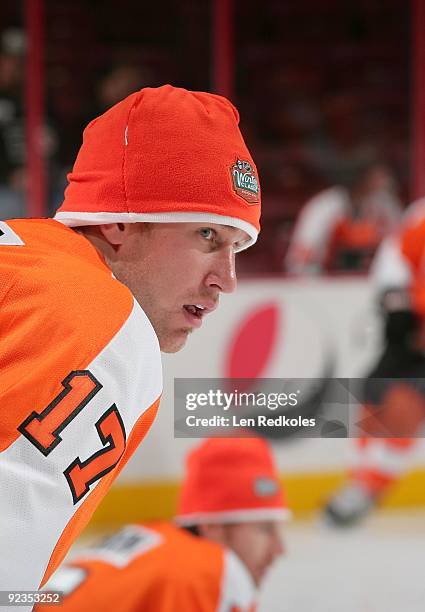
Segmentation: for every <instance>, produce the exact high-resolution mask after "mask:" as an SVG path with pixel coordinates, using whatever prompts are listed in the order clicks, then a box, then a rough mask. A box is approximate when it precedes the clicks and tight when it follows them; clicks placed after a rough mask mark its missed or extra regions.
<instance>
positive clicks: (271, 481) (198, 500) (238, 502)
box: [176, 438, 290, 525]
mask: <svg viewBox="0 0 425 612" xmlns="http://www.w3.org/2000/svg"><path fill="white" fill-rule="evenodd" d="M289 515H290V511H289V510H288V506H287V503H286V500H285V498H284V492H283V491H282V487H281V486H280V484H279V480H278V476H277V472H276V469H275V466H274V464H273V458H272V455H271V452H270V449H269V446H268V444H267V442H265V440H262V439H259V438H211V439H208V440H205V441H204V442H202V443H201V444H200V445H199V446H198V447H197V448H195V449H194V450H193V451H192V452H191V453H190V454H189V455H188V458H187V462H186V477H185V479H184V483H183V487H182V490H181V494H180V501H179V506H178V511H177V517H176V522H177V523H178V524H180V525H199V524H202V523H204V524H205V523H239V522H247V521H264V520H282V519H285V518H288V516H289Z"/></svg>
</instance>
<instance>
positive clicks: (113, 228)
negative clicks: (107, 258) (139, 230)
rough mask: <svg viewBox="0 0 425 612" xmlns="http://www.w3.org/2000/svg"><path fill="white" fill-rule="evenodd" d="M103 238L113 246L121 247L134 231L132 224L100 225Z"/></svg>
mask: <svg viewBox="0 0 425 612" xmlns="http://www.w3.org/2000/svg"><path fill="white" fill-rule="evenodd" d="M99 228H100V231H101V233H102V235H103V237H104V238H105V239H106V240H107V241H108V242H109V244H112V245H113V246H121V245H122V244H123V243H124V242H125V240H126V239H127V237H128V236H129V234H130V233H131V232H132V230H133V229H134V228H133V227H132V225H131V223H106V224H104V225H99Z"/></svg>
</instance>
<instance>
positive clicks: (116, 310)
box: [0, 247, 162, 590]
mask: <svg viewBox="0 0 425 612" xmlns="http://www.w3.org/2000/svg"><path fill="white" fill-rule="evenodd" d="M23 248H25V247H23ZM76 263H78V261H77V262H76V260H75V259H74V260H73V261H72V260H71V259H70V260H69V261H66V260H65V261H64V262H63V265H62V266H60V267H58V266H57V264H55V262H52V264H51V265H44V266H43V267H42V266H40V267H37V266H33V269H32V271H31V274H30V275H27V276H25V278H22V277H20V275H19V274H17V275H16V277H15V278H14V282H13V283H12V284H11V286H10V288H9V290H8V292H7V295H6V296H4V297H3V301H2V308H1V315H0V316H1V323H2V328H3V330H4V332H5V333H4V334H2V336H1V338H0V372H1V383H0V490H1V491H2V494H1V496H0V516H1V523H0V541H1V548H2V555H1V557H0V590H34V589H37V588H38V587H39V585H40V583H42V582H44V581H45V580H46V578H47V577H48V576H49V575H50V574H51V573H52V572H53V571H54V569H55V568H56V567H57V566H58V565H59V563H60V561H61V559H62V558H63V557H64V555H65V554H66V552H67V550H68V548H69V547H70V545H71V543H72V542H73V540H74V539H75V538H76V537H77V536H78V535H79V533H80V532H81V530H82V529H83V528H84V527H85V525H86V524H87V522H88V520H89V519H90V517H91V515H92V513H93V512H94V510H95V508H96V506H97V505H98V504H99V502H100V501H101V499H102V498H103V496H104V495H105V494H106V492H107V490H108V488H109V487H110V485H111V483H112V481H113V480H114V478H115V477H116V475H117V474H118V473H119V471H120V470H121V469H122V467H123V465H124V464H125V462H126V461H127V460H128V458H129V456H130V455H131V453H132V452H133V451H134V450H135V448H136V447H137V445H138V443H139V442H140V440H141V439H142V437H143V436H144V434H145V432H146V431H147V429H148V428H149V427H150V425H151V423H152V420H153V418H154V416H155V412H156V409H157V406H158V401H159V397H160V394H161V388H162V379H161V365H160V353H159V346H158V342H157V338H156V336H155V333H154V331H153V328H152V326H151V324H150V322H149V321H148V319H147V317H146V316H145V314H144V313H143V311H142V310H141V308H140V306H139V305H138V304H137V303H136V302H135V300H134V299H133V297H132V296H131V294H130V293H129V292H128V290H127V289H126V288H125V287H123V286H122V285H120V283H118V281H115V280H114V279H113V278H112V277H111V276H110V275H107V274H105V273H102V274H101V273H99V274H97V273H96V272H95V270H93V273H92V274H89V273H88V272H87V270H86V272H85V273H84V267H83V268H82V269H79V268H78V267H76Z"/></svg>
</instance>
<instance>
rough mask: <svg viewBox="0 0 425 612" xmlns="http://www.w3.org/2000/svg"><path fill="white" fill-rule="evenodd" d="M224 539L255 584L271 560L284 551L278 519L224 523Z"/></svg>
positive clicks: (260, 578)
mask: <svg viewBox="0 0 425 612" xmlns="http://www.w3.org/2000/svg"><path fill="white" fill-rule="evenodd" d="M224 540H225V541H224V544H225V545H227V546H228V547H229V548H231V549H232V550H233V552H235V553H236V554H237V555H238V557H239V558H240V559H241V561H242V562H243V563H244V565H245V566H246V568H247V569H248V571H249V572H250V574H251V576H252V578H253V579H254V582H255V584H256V585H257V586H259V585H260V583H261V581H262V580H263V578H264V576H265V574H266V572H267V570H268V569H269V567H270V566H271V564H272V563H273V561H274V560H275V559H276V558H277V557H279V556H280V555H282V554H283V553H284V545H283V539H282V523H281V522H278V521H263V522H255V523H238V524H237V525H225V526H224Z"/></svg>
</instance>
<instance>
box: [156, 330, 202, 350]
mask: <svg viewBox="0 0 425 612" xmlns="http://www.w3.org/2000/svg"><path fill="white" fill-rule="evenodd" d="M192 332H193V328H192V327H185V328H182V329H180V330H177V331H175V332H174V333H173V332H168V333H165V334H163V335H159V334H157V335H158V340H159V346H160V349H161V352H162V353H178V352H179V351H181V350H182V349H183V348H184V347H185V345H186V342H187V338H188V336H189V334H191V333H192Z"/></svg>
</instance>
